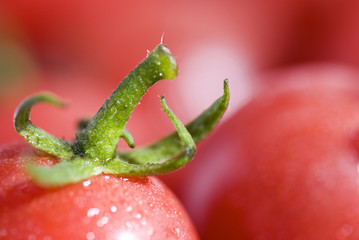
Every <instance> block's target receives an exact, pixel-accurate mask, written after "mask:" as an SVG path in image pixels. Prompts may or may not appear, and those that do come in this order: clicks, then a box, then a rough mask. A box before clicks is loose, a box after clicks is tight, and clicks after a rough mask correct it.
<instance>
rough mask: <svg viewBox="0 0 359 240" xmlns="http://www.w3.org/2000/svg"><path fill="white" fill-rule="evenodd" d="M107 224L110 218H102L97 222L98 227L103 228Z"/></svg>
mask: <svg viewBox="0 0 359 240" xmlns="http://www.w3.org/2000/svg"><path fill="white" fill-rule="evenodd" d="M107 223H108V217H102V218H100V219H99V220H98V221H97V226H99V227H103V226H104V225H105V224H107Z"/></svg>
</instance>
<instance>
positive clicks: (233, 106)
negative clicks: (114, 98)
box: [0, 0, 359, 240]
mask: <svg viewBox="0 0 359 240" xmlns="http://www.w3.org/2000/svg"><path fill="white" fill-rule="evenodd" d="M0 5H1V6H0V56H1V57H0V58H1V59H0V112H1V113H2V114H1V116H2V117H1V118H0V125H1V126H2V130H1V136H0V144H3V145H4V146H3V147H2V148H1V149H0V173H1V174H0V175H1V177H0V239H24V238H28V239H35V238H36V239H52V240H55V239H88V240H89V239H198V238H201V239H205V240H211V239H248V240H252V239H253V240H256V239H263V240H271V239H329V240H331V239H333V240H348V239H358V238H359V230H358V229H359V225H358V220H359V204H358V201H359V199H358V196H359V185H358V179H359V178H358V177H359V175H358V159H359V158H358V157H359V155H358V154H359V151H358V149H359V147H358V146H359V145H358V141H359V114H358V113H359V83H358V78H359V71H358V70H357V68H358V66H359V57H358V56H359V45H358V44H357V43H358V42H359V34H358V32H357V28H358V23H359V19H358V18H359V17H358V16H359V15H358V14H357V9H358V7H359V4H358V2H356V1H339V0H331V1H321V0H304V1H297V0H294V1H285V0H269V1H265V2H263V1H262V2H257V1H250V0H245V1H235V0H221V1H219V0H214V1H204V0H200V1H194V2H193V1H189V0H184V1H179V2H176V3H172V2H168V1H164V0H155V1H150V2H149V1H144V0H140V1H133V2H128V1H121V0H120V1H115V0H109V1H106V2H105V3H98V2H97V1H92V0H90V1H86V4H85V3H83V2H82V1H78V0H75V1H72V0H71V1H70V0H61V1H60V0H55V1H50V2H49V1H45V0H35V1H31V2H29V1H23V0H14V1H3V2H2V3H1V4H0ZM162 41H163V42H164V43H166V44H167V45H168V46H169V47H170V49H171V50H173V51H174V56H175V58H176V60H177V62H178V63H179V70H180V75H179V77H178V78H179V79H178V80H176V81H174V82H169V81H168V82H161V83H159V84H157V85H156V86H154V87H152V88H151V90H150V91H149V93H148V94H146V95H145V96H144V97H143V98H142V99H141V102H140V104H139V105H138V106H137V108H136V110H135V112H134V113H133V115H132V117H131V119H130V120H129V122H128V124H127V125H126V129H128V130H129V131H130V132H131V133H132V134H133V137H134V139H135V142H136V145H137V146H142V145H145V144H148V143H149V142H150V141H152V140H155V139H158V138H160V137H162V136H164V135H165V134H167V133H168V132H170V131H171V129H172V128H173V126H172V125H171V121H169V120H168V119H167V118H166V115H165V114H163V112H162V109H161V100H160V98H159V97H158V95H160V94H165V95H166V100H167V102H168V103H169V106H171V107H172V106H173V110H174V112H176V113H178V114H179V115H178V117H179V119H181V120H183V121H184V122H188V121H189V120H190V119H191V118H193V116H195V115H196V114H198V113H199V112H200V111H201V110H202V109H204V108H205V107H206V106H207V105H209V102H210V101H212V100H213V99H214V98H215V97H216V96H218V95H219V94H220V91H219V90H218V89H220V86H221V80H223V79H225V78H228V79H229V86H230V90H231V100H230V105H229V109H228V111H227V113H226V114H225V115H224V118H223V119H222V122H221V125H220V126H219V127H218V128H217V129H215V130H214V133H213V134H210V136H209V138H207V139H205V140H204V141H203V142H201V143H199V145H198V153H197V154H196V157H195V158H194V161H193V162H191V163H189V164H188V165H187V166H186V167H185V168H184V169H182V170H181V171H177V172H175V173H170V174H166V175H163V176H160V177H159V178H157V177H142V176H140V177H138V176H135V177H127V176H126V177H124V176H121V175H118V176H117V175H115V174H100V175H96V176H91V177H89V178H86V179H85V180H81V181H78V182H77V183H73V184H71V185H66V186H62V187H60V188H56V189H53V188H47V187H44V186H38V184H36V183H34V182H33V180H32V177H31V176H29V175H28V174H27V172H26V171H25V172H24V171H23V170H24V169H26V166H27V165H26V164H27V161H28V159H36V162H38V163H39V164H45V165H48V164H50V165H53V164H55V165H56V164H57V163H58V162H59V161H60V160H59V158H57V157H54V156H52V155H48V154H45V153H42V152H41V151H38V150H34V149H33V148H31V147H29V146H27V145H25V144H24V143H23V142H22V143H20V144H19V143H11V144H9V142H12V141H20V142H21V141H22V140H21V137H20V136H19V135H18V134H17V133H16V132H15V130H13V114H14V110H15V108H16V106H17V105H18V104H19V102H20V101H21V100H23V98H24V97H25V96H27V95H30V94H33V93H34V92H36V91H40V90H48V91H53V92H55V93H56V94H57V95H59V96H61V97H62V98H64V99H65V100H69V102H68V105H69V107H68V108H67V109H54V108H53V107H51V106H50V107H49V106H43V105H39V106H36V107H35V108H34V109H33V111H32V118H31V119H32V121H33V122H34V124H35V125H39V126H41V127H42V128H44V129H45V130H49V132H50V133H51V134H53V135H55V136H58V137H59V138H62V139H66V140H69V141H72V140H73V139H72V138H73V136H74V132H75V131H76V127H77V126H76V122H77V121H79V120H81V119H84V118H85V119H87V118H89V119H90V118H92V117H93V115H94V113H95V112H96V110H98V108H99V107H100V105H101V103H102V102H103V101H104V100H105V99H106V98H107V97H108V96H109V95H110V93H111V92H112V90H113V89H114V88H115V87H116V85H118V83H119V82H120V79H123V78H124V77H125V76H126V75H127V74H128V73H129V72H130V71H131V69H132V68H133V67H134V66H136V64H137V63H138V62H139V60H140V59H143V58H145V57H146V54H147V52H146V50H147V49H152V47H153V46H155V45H157V44H158V43H159V42H162ZM190 132H191V131H190ZM191 133H192V132H191ZM119 148H120V149H123V148H126V150H127V149H128V148H127V146H126V145H125V143H124V141H122V140H121V141H120V144H119ZM162 181H163V182H165V184H166V185H167V186H168V187H167V186H165V185H164V184H163V183H162ZM170 189H171V190H170ZM171 191H173V192H174V193H175V194H176V196H175V194H173V193H172V192H171ZM177 197H178V199H179V200H178V199H177ZM69 199H71V200H69ZM181 202H182V203H183V205H184V207H183V206H182V203H181ZM185 208H186V210H185ZM23 219H28V221H25V222H24V220H23ZM191 221H193V223H194V226H193V225H192V222H191ZM64 223H65V224H64ZM59 225H60V227H59ZM197 231H198V235H199V236H197Z"/></svg>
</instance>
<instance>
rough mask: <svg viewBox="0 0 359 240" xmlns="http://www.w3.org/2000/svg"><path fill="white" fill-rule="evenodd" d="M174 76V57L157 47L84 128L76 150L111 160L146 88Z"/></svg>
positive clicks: (163, 46) (175, 69)
mask: <svg viewBox="0 0 359 240" xmlns="http://www.w3.org/2000/svg"><path fill="white" fill-rule="evenodd" d="M176 76H177V65H176V62H175V60H174V57H173V56H172V55H171V53H170V51H169V50H168V48H167V47H166V46H165V45H163V44H160V45H158V46H157V47H156V48H155V49H154V50H153V51H152V52H151V53H150V54H149V56H148V57H147V58H146V59H145V60H144V61H143V62H141V63H140V64H139V65H138V66H137V67H136V68H135V69H134V70H133V71H132V72H131V73H130V74H129V75H128V76H127V77H126V78H125V79H124V80H123V81H122V82H121V83H120V84H119V86H118V87H117V89H116V90H115V91H114V92H113V93H112V95H111V96H110V97H109V99H107V100H106V101H105V103H104V104H103V106H102V107H101V108H100V110H99V111H98V112H97V114H96V115H95V117H94V118H93V119H92V121H91V122H90V123H89V125H88V126H87V128H86V129H85V130H84V131H82V132H81V133H80V134H78V135H77V139H76V142H75V144H76V149H77V150H78V151H79V152H80V153H82V154H83V155H84V156H86V157H88V158H93V159H95V158H97V159H100V160H108V159H111V158H113V157H114V156H115V155H116V148H117V144H118V141H119V139H120V137H121V134H122V132H123V129H124V127H125V125H126V123H127V121H128V119H129V118H130V115H131V113H132V111H133V110H134V109H135V106H136V105H137V103H138V102H139V101H140V99H141V98H142V96H143V95H144V94H145V92H146V91H147V89H148V88H149V87H150V86H152V85H153V84H155V83H156V82H157V81H159V80H161V79H174V78H175V77H176Z"/></svg>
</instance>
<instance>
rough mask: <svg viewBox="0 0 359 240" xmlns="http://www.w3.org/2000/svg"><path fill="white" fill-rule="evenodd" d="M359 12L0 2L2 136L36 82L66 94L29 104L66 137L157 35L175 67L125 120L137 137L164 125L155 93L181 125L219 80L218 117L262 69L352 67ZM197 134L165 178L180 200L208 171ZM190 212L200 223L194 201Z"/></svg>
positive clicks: (254, 5)
mask: <svg viewBox="0 0 359 240" xmlns="http://www.w3.org/2000/svg"><path fill="white" fill-rule="evenodd" d="M358 9H359V2H357V1H339V0H329V1H328V0H327V1H324V0H304V1H296V0H295V1H285V0H269V1H256V0H254V1H253V0H239V1H237V0H221V1H219V0H209V1H204V0H199V1H189V0H183V1H177V2H170V1H163V0H154V1H144V0H141V1H121V0H118V1H115V0H108V1H104V2H101V3H100V2H98V1H94V0H90V1H86V2H83V1H80V0H72V1H70V0H54V1H45V0H34V1H26V0H7V1H6V0H5V1H1V3H0V112H1V119H0V125H1V136H0V143H5V142H9V141H13V140H18V139H20V137H19V136H18V135H17V134H16V133H15V131H14V130H13V126H12V116H13V112H14V110H15V108H16V106H17V105H18V104H19V103H20V101H21V100H22V99H24V98H25V97H26V96H28V95H31V94H34V93H36V92H38V91H43V90H47V91H52V92H54V93H55V94H57V95H59V96H60V97H62V98H63V99H65V100H68V103H69V104H68V108H66V109H56V108H54V107H52V106H47V105H39V106H35V108H34V110H33V114H32V120H33V121H34V123H35V124H37V125H38V126H40V127H42V128H44V129H45V130H48V131H49V132H50V133H52V134H54V135H56V136H59V137H64V138H67V139H71V138H73V135H74V131H75V129H76V122H77V121H78V120H80V119H81V118H87V117H91V116H92V115H93V114H95V113H96V111H97V110H98V108H99V107H100V106H101V104H102V103H103V101H104V100H105V99H106V98H107V97H108V96H109V95H110V94H111V92H112V91H113V90H114V89H115V87H116V86H117V85H118V83H119V82H120V81H121V80H122V79H123V78H124V77H125V76H126V75H127V74H128V73H129V72H130V71H131V70H132V69H133V68H134V67H135V66H136V65H137V64H138V63H139V62H140V61H141V60H142V59H143V58H144V57H145V56H146V54H147V50H151V49H153V48H154V47H155V46H156V45H157V44H158V43H160V41H161V38H162V37H163V41H164V43H165V44H167V45H168V47H169V49H171V51H172V53H173V55H174V56H175V57H176V60H177V62H178V65H179V71H180V72H179V76H178V78H177V79H175V80H174V81H162V82H159V83H158V84H156V86H154V87H152V88H151V89H150V90H149V92H148V93H147V94H146V95H145V96H144V98H143V99H142V100H141V102H140V105H138V107H137V108H136V110H135V112H134V114H133V116H132V117H131V119H130V121H129V123H128V126H127V128H128V129H129V130H130V131H131V132H132V133H133V135H134V138H135V142H136V143H137V145H138V146H140V145H143V144H148V143H150V142H152V141H154V140H156V139H158V138H160V137H161V136H164V135H165V134H167V133H169V132H171V131H173V130H174V129H173V126H172V124H171V123H170V121H169V120H168V119H167V117H166V115H165V114H164V113H163V112H162V110H161V105H160V100H159V97H158V95H162V94H164V95H166V100H167V103H168V104H169V106H170V108H171V109H173V111H174V112H175V113H176V115H177V116H178V117H179V118H180V119H181V120H182V121H184V122H188V121H190V120H191V119H193V118H194V117H195V116H197V115H198V114H199V113H200V112H201V111H202V110H203V109H205V108H206V107H207V106H209V105H210V104H211V103H212V102H213V101H214V100H215V99H216V98H217V97H219V96H220V95H221V94H222V81H223V80H224V79H225V78H228V79H229V84H230V91H231V100H230V107H229V111H228V112H227V113H226V115H225V117H224V121H223V122H225V121H226V120H227V119H228V118H230V117H231V116H232V115H233V114H235V112H236V111H237V110H238V109H239V108H240V107H241V106H242V105H243V104H245V103H246V102H247V101H248V100H249V99H250V98H251V97H252V95H253V92H257V90H258V89H260V88H261V86H262V85H263V84H266V83H267V82H269V81H273V82H275V81H277V80H276V79H277V77H274V78H269V77H262V76H263V74H267V73H268V72H272V71H274V70H275V71H276V72H278V74H279V75H280V72H281V71H285V69H286V68H288V67H291V66H297V65H298V64H307V63H323V62H324V63H325V64H326V65H325V66H326V67H323V68H321V70H320V71H321V72H323V73H325V72H328V74H326V75H325V77H319V78H327V77H328V78H330V77H333V78H336V77H337V76H338V78H339V77H341V75H340V74H334V73H333V72H332V69H338V67H337V65H332V63H335V64H342V65H345V67H343V68H346V67H352V68H354V69H356V68H357V67H358V66H359V44H358V42H359V33H358V32H357V29H358V24H359V15H358V14H357V12H358ZM316 66H317V65H316ZM333 66H336V67H333ZM339 68H340V67H339ZM298 69H301V70H298V71H294V72H292V71H290V72H291V74H289V75H286V77H287V78H294V79H296V81H301V79H302V78H301V77H298V76H299V75H300V74H304V75H305V74H307V75H308V76H312V75H313V74H314V73H313V71H312V69H311V68H308V67H299V68H298ZM334 71H335V70H334ZM344 75H345V74H344ZM313 76H316V75H315V74H314V75H313ZM281 81H285V80H281ZM311 81H316V79H315V78H313V77H311ZM268 91H270V89H268ZM215 131H217V130H215ZM218 131H220V130H218ZM215 134H216V133H215ZM231 137H232V136H231ZM221 138H223V139H226V138H228V137H227V136H226V135H225V134H224V136H222V137H221ZM209 141H211V140H209ZM212 141H213V140H212ZM206 142H207V141H206ZM206 142H205V143H203V144H199V157H197V158H196V159H195V161H197V162H198V163H195V164H194V163H191V164H189V166H188V167H187V168H185V169H184V170H183V171H179V172H176V173H174V174H169V175H167V176H165V177H164V180H166V181H167V183H168V184H169V185H170V186H171V187H172V188H173V190H174V191H175V192H176V193H177V194H178V195H179V197H180V198H182V199H185V200H186V204H187V205H188V206H189V204H188V203H189V201H190V200H188V198H187V196H188V195H187V194H186V191H187V190H186V189H185V188H184V187H185V186H184V184H189V185H191V183H189V182H188V181H187V180H186V179H192V180H191V181H199V182H200V183H201V184H203V182H201V181H200V180H196V178H193V176H192V175H193V172H194V171H195V172H196V174H195V175H197V176H198V177H199V178H201V177H202V176H205V174H206V173H201V172H202V170H201V167H195V166H201V165H202V164H205V163H204V162H205V161H206V159H205V157H201V154H207V152H208V150H207V149H208V147H205V146H206V145H210V144H209V143H206ZM219 142H223V141H221V140H219ZM120 146H121V147H123V146H124V145H123V144H120ZM211 146H212V145H211ZM221 146H222V145H221ZM215 147H216V146H213V148H215ZM210 148H212V147H210ZM218 148H219V147H218ZM224 149H225V148H224ZM201 151H202V152H204V153H200V152H201ZM219 151H221V152H222V153H223V152H225V150H223V149H219ZM226 154H227V153H224V156H227V155H226ZM223 158H225V157H222V159H223ZM216 161H218V159H216ZM222 161H225V160H222ZM217 163H218V162H217ZM213 166H217V165H216V164H215V163H213ZM213 168H214V167H213ZM194 169H196V170H194ZM204 172H205V171H204ZM188 174H190V175H188ZM203 174H204V175H203ZM189 176H191V177H189ZM185 180H186V181H185ZM202 186H203V185H202ZM203 189H207V188H205V187H204V188H203ZM204 196H205V195H204ZM199 199H202V198H199ZM208 201H210V199H208ZM190 214H192V216H193V217H194V218H195V220H196V222H197V223H199V222H200V221H198V220H197V219H198V218H199V217H198V216H197V212H196V211H194V210H193V208H190Z"/></svg>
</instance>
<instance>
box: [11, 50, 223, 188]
mask: <svg viewBox="0 0 359 240" xmlns="http://www.w3.org/2000/svg"><path fill="white" fill-rule="evenodd" d="M176 76H177V65H176V62H175V60H174V58H173V56H172V55H171V53H170V52H169V50H168V49H167V47H166V46H165V45H163V44H160V45H158V46H157V47H156V48H155V49H154V50H153V51H152V52H151V53H150V54H149V56H148V57H147V58H146V59H145V60H144V61H143V62H142V63H140V64H139V65H138V66H137V67H136V68H135V69H134V70H133V71H132V72H131V73H130V74H129V75H128V76H127V77H126V78H125V79H124V80H123V81H122V82H121V83H120V84H119V86H118V87H117V89H116V90H115V91H114V92H113V94H112V95H111V96H110V97H109V99H108V100H106V101H105V103H104V105H103V106H102V107H101V108H100V110H99V111H98V112H97V114H96V115H95V117H94V118H93V119H92V120H82V121H81V122H80V124H79V125H78V131H77V134H76V137H75V141H74V142H68V141H66V140H63V139H59V138H56V137H54V136H52V135H50V134H48V133H46V132H45V131H44V130H42V129H40V128H38V127H36V126H34V125H33V124H32V122H31V121H30V118H29V117H30V112H31V108H32V106H33V105H34V104H36V103H39V102H47V103H51V104H54V105H56V106H63V105H64V104H63V102H62V101H61V100H60V99H58V98H57V97H55V96H54V95H51V94H45V93H43V94H39V95H36V96H33V97H30V98H28V99H26V100H25V101H24V102H23V103H21V104H20V106H19V107H18V109H17V111H16V113H15V119H14V123H15V128H16V130H17V131H18V132H19V133H20V134H21V135H22V136H23V137H24V138H25V139H26V140H27V141H28V142H29V143H30V144H31V145H33V146H34V147H35V148H37V149H39V150H42V151H44V152H47V153H50V154H52V155H55V156H57V157H59V158H60V159H59V160H60V162H59V163H57V164H55V165H54V166H38V165H36V164H34V163H33V161H31V160H32V159H28V160H29V162H28V163H27V164H26V165H27V168H26V171H27V173H28V174H29V175H30V176H32V178H33V179H34V181H35V182H37V183H38V184H40V185H42V186H46V187H56V186H62V185H64V184H68V183H74V182H78V181H81V180H84V179H86V178H88V177H90V176H94V175H98V174H101V173H108V174H119V175H121V176H150V175H158V174H164V173H168V172H171V171H174V170H176V169H179V168H181V167H183V166H184V165H185V164H187V163H188V162H189V161H191V160H192V159H193V157H194V155H195V153H196V145H195V142H198V141H200V140H201V139H202V138H204V137H205V136H206V135H207V134H208V133H209V132H210V131H211V130H212V129H213V128H214V126H215V125H216V124H217V123H218V121H219V120H220V118H221V117H222V115H223V114H224V112H225V110H226V108H227V106H228V101H229V90H228V83H227V80H225V81H224V93H223V96H221V97H220V98H218V99H217V100H216V101H215V102H214V103H213V104H212V105H211V106H210V107H209V108H208V109H207V110H206V111H204V112H203V113H202V114H201V115H200V116H199V117H197V118H196V119H195V120H194V121H192V122H191V123H189V124H188V125H186V126H184V125H183V124H182V123H181V121H180V120H179V119H178V118H177V117H176V116H175V114H174V113H173V112H172V111H171V110H170V109H169V107H168V106H167V104H166V102H165V100H164V97H162V98H161V104H162V107H163V110H164V111H165V113H166V114H167V115H168V117H169V118H170V120H171V121H172V123H173V125H174V126H175V128H176V132H174V133H172V134H171V135H169V136H167V137H165V138H163V139H162V140H160V141H158V142H157V143H154V144H152V145H150V146H147V147H143V148H139V149H137V150H133V151H130V152H124V153H117V152H116V148H117V144H118V141H119V139H120V138H121V137H122V138H123V139H124V140H125V141H126V142H127V144H128V145H129V146H130V147H132V148H134V147H135V144H134V140H133V137H132V135H131V133H130V132H129V131H127V130H126V129H125V125H126V123H127V121H128V119H129V117H130V114H131V113H132V111H133V110H134V108H135V106H136V105H137V103H138V102H139V100H140V99H141V97H142V96H143V94H144V93H145V92H146V91H147V89H148V88H149V87H150V86H152V85H153V84H155V83H156V82H157V81H158V80H161V79H173V78H175V77H176Z"/></svg>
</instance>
